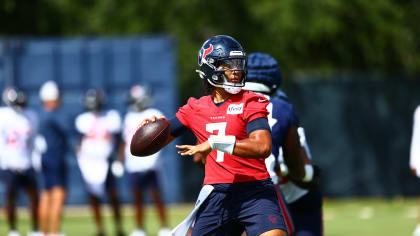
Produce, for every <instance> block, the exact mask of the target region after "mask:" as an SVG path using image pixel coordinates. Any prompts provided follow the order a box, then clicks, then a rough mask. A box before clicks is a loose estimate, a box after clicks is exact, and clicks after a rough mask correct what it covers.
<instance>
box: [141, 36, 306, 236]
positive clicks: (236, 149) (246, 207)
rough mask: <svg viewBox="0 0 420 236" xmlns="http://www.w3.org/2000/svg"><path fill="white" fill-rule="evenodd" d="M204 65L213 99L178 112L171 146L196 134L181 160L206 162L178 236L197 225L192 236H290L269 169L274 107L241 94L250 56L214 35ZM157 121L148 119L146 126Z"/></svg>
mask: <svg viewBox="0 0 420 236" xmlns="http://www.w3.org/2000/svg"><path fill="white" fill-rule="evenodd" d="M198 65H199V66H200V70H197V72H198V74H199V76H200V78H201V79H202V81H203V83H204V87H205V89H206V91H207V92H208V93H209V95H207V96H203V97H201V98H199V99H195V98H190V99H189V100H188V103H187V104H186V105H184V106H183V107H181V108H179V110H178V112H177V113H176V117H174V118H172V119H170V120H169V122H170V124H171V126H170V127H171V132H170V136H169V138H168V140H167V143H169V142H171V141H173V140H174V139H175V138H176V137H178V136H179V135H181V134H182V133H183V132H184V131H185V130H187V129H190V130H191V131H192V132H193V133H194V135H195V136H196V137H197V139H198V142H199V144H197V145H177V146H176V147H177V148H178V149H179V151H178V153H179V154H180V155H181V156H192V155H194V154H197V153H198V154H200V155H203V156H207V158H206V160H205V177H204V186H203V188H202V190H201V192H200V194H199V197H198V200H197V203H196V206H195V209H194V210H193V212H192V214H191V215H190V216H188V217H187V219H186V220H185V221H184V222H183V223H181V224H180V225H179V226H178V227H176V228H175V229H174V230H173V231H172V232H173V234H174V235H183V236H184V235H185V234H186V232H187V231H188V229H189V227H190V226H191V224H192V222H193V221H194V222H195V223H194V229H193V231H192V235H193V236H198V235H238V234H240V233H241V232H242V231H243V229H244V228H245V230H246V232H247V234H248V235H263V236H278V235H287V223H286V222H285V219H284V217H283V214H282V211H281V209H280V204H279V201H281V200H280V196H279V190H278V189H277V188H276V186H275V185H273V183H272V182H271V180H270V176H269V174H268V172H267V169H266V167H265V158H266V157H268V156H269V155H270V154H271V135H270V126H269V124H268V121H267V115H268V114H269V113H268V111H267V109H266V107H267V105H268V104H269V101H268V99H267V98H265V97H264V96H261V95H257V94H255V93H253V92H250V91H243V90H242V87H243V86H244V85H245V80H246V73H247V68H246V66H247V56H246V54H245V51H244V49H243V48H242V46H241V44H240V43H239V42H238V41H236V40H235V39H234V38H232V37H230V36H226V35H218V36H213V37H211V38H210V39H208V40H207V41H205V42H204V44H203V45H202V47H201V49H200V50H199V53H198ZM156 119H158V118H156V117H152V118H148V119H145V120H143V121H142V122H141V123H140V127H141V126H142V125H144V124H146V123H148V122H154V121H155V120H156ZM159 119H164V117H159ZM296 140H297V136H296ZM295 154H296V158H299V159H300V157H299V153H295ZM290 177H291V178H293V179H296V180H302V179H303V178H304V177H305V169H304V168H303V165H296V166H291V167H290Z"/></svg>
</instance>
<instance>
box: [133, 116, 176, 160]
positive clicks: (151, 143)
mask: <svg viewBox="0 0 420 236" xmlns="http://www.w3.org/2000/svg"><path fill="white" fill-rule="evenodd" d="M169 132H170V124H169V121H167V120H166V119H158V120H156V121H155V122H149V123H147V124H145V125H143V126H142V127H140V128H139V129H137V130H136V132H135V133H134V135H133V138H132V139H131V144H130V151H131V154H133V155H134V156H139V157H144V156H150V155H152V154H155V153H156V152H158V151H159V150H160V149H162V148H163V147H164V146H165V143H166V140H167V139H168V136H169Z"/></svg>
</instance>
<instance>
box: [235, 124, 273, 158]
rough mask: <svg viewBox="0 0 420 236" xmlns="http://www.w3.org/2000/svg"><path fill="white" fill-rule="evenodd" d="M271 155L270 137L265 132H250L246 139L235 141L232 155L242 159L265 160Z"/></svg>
mask: <svg viewBox="0 0 420 236" xmlns="http://www.w3.org/2000/svg"><path fill="white" fill-rule="evenodd" d="M270 154H271V135H270V132H268V131H266V130H258V131H255V132H252V133H251V135H250V137H249V138H247V139H242V140H237V141H236V143H235V148H234V150H233V155H235V156H239V157H244V158H267V157H268V156H270Z"/></svg>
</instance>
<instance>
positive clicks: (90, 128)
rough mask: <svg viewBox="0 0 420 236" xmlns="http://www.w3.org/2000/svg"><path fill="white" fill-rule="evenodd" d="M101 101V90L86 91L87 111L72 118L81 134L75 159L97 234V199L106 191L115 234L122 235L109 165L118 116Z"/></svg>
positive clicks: (99, 218) (118, 126) (101, 230)
mask: <svg viewBox="0 0 420 236" xmlns="http://www.w3.org/2000/svg"><path fill="white" fill-rule="evenodd" d="M104 102H105V93H104V92H103V91H102V90H100V89H89V90H87V91H86V93H85V96H84V105H85V108H86V110H87V111H86V112H84V113H82V114H80V115H78V116H77V117H76V120H75V126H76V130H77V131H78V132H79V133H80V138H79V145H78V148H77V162H78V164H79V168H80V171H81V172H82V177H83V180H84V182H85V184H86V189H87V192H88V195H89V200H90V205H91V207H92V211H93V215H94V219H95V224H96V227H97V230H98V235H104V227H103V223H102V214H101V209H100V202H101V198H102V196H103V195H105V192H107V193H108V195H109V197H110V200H111V206H112V210H113V213H114V220H115V223H116V230H117V234H118V235H124V234H123V230H122V224H121V214H120V206H119V200H118V194H117V190H116V187H115V176H114V175H113V174H112V172H111V168H110V164H109V162H110V158H111V154H112V153H113V150H114V148H115V145H116V144H115V142H116V140H117V137H118V135H119V133H120V129H121V118H120V115H119V113H118V112H117V111H116V110H105V109H104V105H105V104H104Z"/></svg>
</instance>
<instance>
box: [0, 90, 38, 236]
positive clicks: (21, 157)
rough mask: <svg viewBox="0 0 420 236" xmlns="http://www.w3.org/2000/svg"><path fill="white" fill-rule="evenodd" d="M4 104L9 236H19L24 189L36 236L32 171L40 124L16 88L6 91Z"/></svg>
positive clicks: (1, 152)
mask: <svg viewBox="0 0 420 236" xmlns="http://www.w3.org/2000/svg"><path fill="white" fill-rule="evenodd" d="M3 101H4V103H5V104H6V105H7V107H4V108H2V109H0V160H1V161H0V164H1V169H2V170H3V181H4V184H5V187H6V214H7V217H6V218H7V223H8V224H9V229H10V231H9V234H8V235H9V236H19V235H20V234H19V232H18V231H17V228H16V200H17V190H18V189H19V188H23V189H24V190H25V192H26V193H27V195H28V197H29V205H30V213H31V214H30V215H31V217H32V229H33V232H29V233H28V235H30V236H34V235H41V233H40V232H37V231H38V212H37V210H38V189H37V183H36V175H35V171H34V169H33V168H32V160H31V157H32V151H33V147H34V140H35V136H36V134H37V129H38V127H37V125H38V120H37V117H36V115H35V113H33V112H32V111H30V110H28V109H26V102H27V101H26V95H25V93H24V92H23V91H19V90H17V89H16V88H6V89H5V90H4V92H3Z"/></svg>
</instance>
